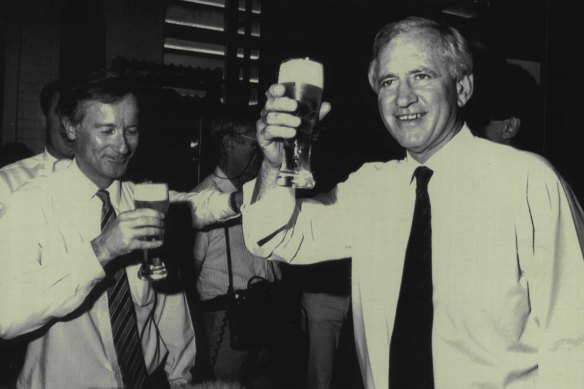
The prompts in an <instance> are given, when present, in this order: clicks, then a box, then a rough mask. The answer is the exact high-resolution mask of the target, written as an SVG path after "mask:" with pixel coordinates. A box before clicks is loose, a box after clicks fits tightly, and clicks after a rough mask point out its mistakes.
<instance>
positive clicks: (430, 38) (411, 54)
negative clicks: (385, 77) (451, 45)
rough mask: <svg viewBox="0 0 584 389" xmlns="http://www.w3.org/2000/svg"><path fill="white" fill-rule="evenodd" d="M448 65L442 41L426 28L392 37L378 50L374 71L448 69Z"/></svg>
mask: <svg viewBox="0 0 584 389" xmlns="http://www.w3.org/2000/svg"><path fill="white" fill-rule="evenodd" d="M450 65H451V64H450V60H449V56H448V54H447V52H446V49H445V47H444V43H443V41H442V39H441V38H440V36H439V35H438V34H437V33H436V32H435V31H433V30H432V29H428V28H423V29H415V30H412V31H407V32H402V33H400V34H398V35H396V36H394V37H393V38H392V39H391V40H390V41H389V42H388V43H386V44H385V45H384V46H382V47H381V48H380V50H379V52H378V55H377V58H376V66H377V68H376V69H377V71H378V72H381V73H384V72H388V71H389V72H394V71H398V70H399V69H401V70H404V69H405V70H407V69H410V70H411V69H414V68H420V67H431V68H445V67H446V68H449V67H450ZM388 67H391V68H392V69H389V68H388Z"/></svg>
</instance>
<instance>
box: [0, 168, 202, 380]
mask: <svg viewBox="0 0 584 389" xmlns="http://www.w3.org/2000/svg"><path fill="white" fill-rule="evenodd" d="M97 189H98V188H97V187H96V186H95V184H93V183H92V182H91V181H90V180H89V179H88V178H87V177H86V176H85V175H84V174H83V173H81V171H80V170H79V168H78V167H77V163H71V164H70V166H69V167H67V168H65V169H63V170H60V171H58V172H56V173H54V174H52V175H51V176H50V177H39V178H37V179H35V180H33V181H31V182H29V183H28V184H26V185H24V186H22V187H21V188H20V189H19V190H18V191H16V192H15V193H14V194H13V195H12V196H11V198H10V201H9V202H8V205H7V206H6V207H5V209H4V211H5V214H4V216H3V217H2V218H0V251H1V254H0V257H1V258H2V271H1V272H0V311H1V312H2V314H1V315H0V336H2V337H5V338H12V337H15V336H18V335H21V334H25V333H29V332H31V331H35V330H37V331H38V332H37V333H36V335H37V337H36V338H35V339H34V340H33V341H32V342H31V343H30V344H29V346H28V349H27V354H26V360H25V364H24V367H23V369H22V371H21V373H20V376H19V379H18V387H20V388H27V389H28V388H39V389H41V388H42V389H50V388H57V389H63V388H86V387H92V388H116V387H122V386H123V383H122V379H121V373H120V369H119V366H118V362H117V356H116V352H115V349H114V343H113V339H112V330H111V322H110V316H109V308H108V298H107V293H105V292H104V291H102V292H101V293H99V294H97V293H95V292H94V293H92V292H93V291H95V290H98V289H94V288H95V287H96V285H98V284H99V282H100V281H101V280H102V279H103V278H104V276H105V273H104V271H103V268H102V267H101V265H100V263H99V261H98V260H97V258H96V256H95V253H94V251H93V249H92V246H91V240H93V239H94V238H95V237H96V236H98V235H99V234H100V233H101V227H100V219H101V208H102V202H101V200H100V199H99V198H98V197H97V196H95V193H96V191H97ZM108 191H109V193H110V198H111V202H112V204H113V206H114V209H115V211H116V213H117V214H120V213H121V212H124V211H127V210H131V209H133V208H134V206H133V185H131V184H127V183H120V182H119V181H115V182H114V183H113V184H112V185H111V186H110V187H109V188H108ZM139 266H140V264H139V263H136V264H133V265H130V266H128V267H127V268H126V273H127V275H128V281H129V286H130V291H131V295H132V300H133V302H134V306H135V308H136V315H137V324H138V329H139V330H140V331H143V336H142V348H143V351H144V357H145V362H146V367H147V369H148V371H149V372H151V371H153V369H155V368H156V367H158V366H159V365H160V364H161V362H162V360H163V358H164V356H165V355H167V354H168V357H167V359H166V365H165V371H166V373H167V376H168V380H169V382H170V383H171V384H172V385H177V384H183V383H186V382H187V381H190V379H191V376H190V373H189V370H190V368H191V367H192V366H193V364H194V358H195V351H196V348H195V338H194V331H193V327H192V323H191V319H190V314H189V310H188V307H187V304H186V299H185V296H184V294H183V293H177V294H172V295H168V294H162V293H156V292H155V291H154V290H153V288H152V287H151V284H150V283H148V282H144V281H142V280H140V279H139V278H138V276H137V272H138V268H139ZM155 294H156V296H155ZM155 298H157V300H158V301H157V304H156V310H155V312H154V314H153V316H152V318H151V319H148V316H149V315H150V314H151V311H152V308H153V305H154V300H155ZM157 333H159V334H160V336H157Z"/></svg>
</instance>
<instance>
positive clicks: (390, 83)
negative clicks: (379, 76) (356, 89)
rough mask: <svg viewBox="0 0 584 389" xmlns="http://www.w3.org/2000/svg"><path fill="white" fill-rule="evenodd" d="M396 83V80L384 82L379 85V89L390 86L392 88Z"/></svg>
mask: <svg viewBox="0 0 584 389" xmlns="http://www.w3.org/2000/svg"><path fill="white" fill-rule="evenodd" d="M393 83H394V80H392V79H388V80H383V81H381V82H380V83H379V87H380V88H382V89H383V88H389V87H390V86H392V85H393Z"/></svg>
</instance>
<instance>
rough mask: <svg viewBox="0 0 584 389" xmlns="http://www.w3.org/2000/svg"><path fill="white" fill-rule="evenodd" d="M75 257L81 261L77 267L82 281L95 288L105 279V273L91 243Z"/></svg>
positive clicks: (85, 245) (82, 248)
mask: <svg viewBox="0 0 584 389" xmlns="http://www.w3.org/2000/svg"><path fill="white" fill-rule="evenodd" d="M75 256H76V257H77V259H78V260H79V261H80V262H79V264H78V265H77V267H76V268H77V272H78V274H79V276H80V279H81V280H86V282H87V284H89V285H90V287H91V288H93V287H94V286H95V284H97V283H98V282H99V281H101V280H102V279H103V278H104V277H105V271H104V270H103V267H102V266H101V263H100V262H99V260H98V259H97V257H96V256H95V251H93V247H92V246H91V243H87V244H84V245H83V247H81V248H80V250H79V252H78V253H77V254H76V255H75Z"/></svg>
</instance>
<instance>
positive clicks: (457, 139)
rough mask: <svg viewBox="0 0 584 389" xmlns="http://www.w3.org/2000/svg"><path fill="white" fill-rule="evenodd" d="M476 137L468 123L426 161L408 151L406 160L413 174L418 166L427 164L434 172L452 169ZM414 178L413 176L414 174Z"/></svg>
mask: <svg viewBox="0 0 584 389" xmlns="http://www.w3.org/2000/svg"><path fill="white" fill-rule="evenodd" d="M472 139H474V136H473V135H472V133H471V132H470V129H469V128H468V126H467V125H466V123H465V124H464V125H463V126H462V128H461V129H460V131H458V133H457V134H456V135H454V137H453V138H452V139H450V140H449V141H448V142H447V143H446V144H445V145H444V146H442V147H441V148H440V149H439V150H438V151H436V153H434V155H432V156H431V157H430V158H429V159H428V160H427V161H426V163H423V164H422V163H419V162H418V161H416V160H415V159H414V158H413V157H412V156H411V155H410V152H409V151H408V152H407V155H406V158H405V160H404V162H405V163H406V164H407V165H408V166H410V167H411V171H412V174H413V172H414V170H415V169H416V168H417V167H418V166H422V165H424V166H427V167H429V168H430V169H432V170H433V171H434V172H436V171H440V170H444V169H450V167H451V166H452V164H455V163H457V161H459V160H460V156H461V155H462V154H463V153H465V152H467V151H468V146H469V142H470V141H472ZM412 179H413V176H412Z"/></svg>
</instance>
